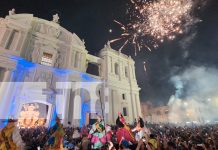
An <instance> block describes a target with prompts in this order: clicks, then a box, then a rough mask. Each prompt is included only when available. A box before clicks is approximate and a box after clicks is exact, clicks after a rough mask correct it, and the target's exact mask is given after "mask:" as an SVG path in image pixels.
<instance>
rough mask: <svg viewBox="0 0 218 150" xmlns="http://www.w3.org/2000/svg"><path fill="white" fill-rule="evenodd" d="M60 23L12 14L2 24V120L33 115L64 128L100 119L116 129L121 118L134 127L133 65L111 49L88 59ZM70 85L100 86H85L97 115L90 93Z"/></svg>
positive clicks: (137, 102)
mask: <svg viewBox="0 0 218 150" xmlns="http://www.w3.org/2000/svg"><path fill="white" fill-rule="evenodd" d="M58 21H59V17H58V15H54V16H53V20H52V21H47V20H44V19H40V18H37V17H34V16H33V15H32V14H15V10H14V9H13V10H11V11H10V12H9V15H8V16H6V17H5V18H0V82H1V84H0V119H7V118H8V117H15V118H20V117H24V119H25V115H26V117H28V115H29V117H30V118H32V120H34V118H35V120H37V119H39V118H40V117H41V118H45V125H47V126H48V125H49V124H51V121H52V118H54V114H56V115H58V116H59V117H60V118H61V121H62V122H63V124H64V125H67V124H72V125H83V124H87V123H89V121H90V119H91V118H92V117H93V114H95V113H98V114H101V115H102V114H103V116H104V119H105V121H106V123H111V124H114V123H115V121H116V117H117V114H118V112H122V113H123V115H124V116H125V118H126V120H127V122H129V123H132V122H133V121H134V119H135V118H137V117H138V116H140V115H141V107H140V100H139V91H140V88H139V87H138V85H137V80H136V76H135V66H134V61H133V59H132V58H131V57H129V56H126V55H124V54H122V53H120V52H118V51H116V50H113V49H112V48H111V47H110V43H107V44H106V45H105V46H104V48H103V49H101V50H100V52H99V57H96V56H93V55H90V54H88V51H87V50H86V47H85V42H84V41H83V40H81V39H80V38H79V37H78V36H77V35H76V34H75V33H71V32H69V31H67V30H66V29H64V28H63V27H61V26H60V24H59V23H58ZM93 72H94V74H93ZM65 83H66V84H65ZM69 83H82V85H85V84H86V83H99V85H98V86H95V87H93V88H92V87H91V84H90V85H89V84H87V85H86V86H88V88H91V91H93V90H95V91H94V93H95V94H96V95H97V96H96V97H97V98H96V101H95V103H94V107H95V108H96V109H90V108H91V107H92V106H93V104H92V98H93V97H91V96H90V93H89V89H87V90H85V89H86V88H87V87H86V88H83V86H81V87H82V88H78V89H76V88H74V90H69ZM57 84H58V87H60V88H59V89H57ZM41 85H43V87H44V88H43V90H41V88H40V86H41ZM93 85H96V84H93ZM90 101H91V102H90ZM43 108H44V110H46V111H45V112H44V113H43V112H42V110H43ZM40 113H41V114H40ZM31 115H32V116H31ZM81 120H82V121H81ZM29 123H31V121H30V122H29Z"/></svg>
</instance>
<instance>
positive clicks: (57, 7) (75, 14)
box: [0, 0, 218, 105]
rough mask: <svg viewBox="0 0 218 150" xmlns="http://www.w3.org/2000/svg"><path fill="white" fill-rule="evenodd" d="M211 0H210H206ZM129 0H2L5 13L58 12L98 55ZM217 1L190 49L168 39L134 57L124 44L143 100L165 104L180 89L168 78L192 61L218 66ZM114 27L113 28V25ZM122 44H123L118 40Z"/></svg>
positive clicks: (0, 10) (123, 17)
mask: <svg viewBox="0 0 218 150" xmlns="http://www.w3.org/2000/svg"><path fill="white" fill-rule="evenodd" d="M205 1H206V0H205ZM127 2H128V0H13V1H12V0H1V1H0V17H5V16H6V15H8V11H9V10H10V9H12V8H15V9H16V13H32V14H34V16H36V17H39V18H43V19H46V20H52V15H54V14H55V13H58V14H59V16H60V25H61V26H63V27H64V28H66V29H67V30H69V31H70V32H74V33H76V34H77V35H78V36H79V37H80V38H81V39H85V42H86V47H87V49H88V51H89V53H90V54H93V55H97V54H98V52H99V50H100V49H102V48H103V46H104V44H105V43H106V42H107V41H108V40H111V39H113V38H115V37H118V36H119V34H120V28H119V26H117V25H116V24H115V23H114V22H113V20H114V19H116V20H119V21H121V22H123V23H124V24H127V23H128V19H127V18H128V17H127V15H126V6H127ZM217 8H218V1H217V0H208V3H207V5H206V6H205V8H204V9H203V10H202V11H199V12H198V14H196V15H197V16H199V17H200V19H202V20H203V22H201V23H199V24H197V25H196V26H194V27H193V30H195V32H196V33H197V35H196V37H195V38H194V39H193V40H192V41H191V42H190V45H189V46H188V47H186V48H185V49H184V48H182V47H181V45H180V41H181V40H182V39H183V38H184V37H185V36H186V35H183V37H178V38H177V39H176V40H174V41H170V42H169V41H167V42H164V43H163V44H162V45H160V47H159V48H158V49H154V50H153V51H152V52H149V51H147V50H144V51H143V50H142V51H141V52H139V53H138V54H137V56H136V57H135V56H134V50H133V47H132V46H131V45H129V46H128V47H125V48H124V49H123V53H125V54H127V55H131V56H132V58H133V59H134V60H135V61H136V76H137V80H138V84H139V86H140V87H141V88H142V90H141V92H140V97H141V101H152V102H153V103H155V104H156V105H163V104H166V103H167V102H168V100H169V97H170V96H171V95H173V94H174V93H175V88H174V86H173V85H172V84H171V83H170V82H169V80H170V78H171V76H173V75H174V74H176V73H178V72H181V71H183V70H184V69H186V68H187V67H189V66H191V65H196V66H206V67H214V68H218V46H217V44H218V9H217ZM110 29H112V30H113V32H112V33H110V32H109V30H110ZM112 47H113V48H114V49H119V47H120V43H116V44H113V45H112ZM143 61H146V62H147V72H145V71H144V69H143Z"/></svg>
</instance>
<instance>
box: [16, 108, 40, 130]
mask: <svg viewBox="0 0 218 150" xmlns="http://www.w3.org/2000/svg"><path fill="white" fill-rule="evenodd" d="M23 108H24V110H23V111H21V112H20V117H19V119H18V122H19V125H20V126H21V127H34V126H35V125H36V124H37V121H38V120H39V114H40V113H39V111H38V105H37V104H26V105H23Z"/></svg>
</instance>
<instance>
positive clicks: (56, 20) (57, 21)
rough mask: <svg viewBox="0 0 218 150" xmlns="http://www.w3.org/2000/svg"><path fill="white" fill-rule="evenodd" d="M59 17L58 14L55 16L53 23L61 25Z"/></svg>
mask: <svg viewBox="0 0 218 150" xmlns="http://www.w3.org/2000/svg"><path fill="white" fill-rule="evenodd" d="M59 19H60V18H59V16H58V14H55V15H53V22H55V23H59Z"/></svg>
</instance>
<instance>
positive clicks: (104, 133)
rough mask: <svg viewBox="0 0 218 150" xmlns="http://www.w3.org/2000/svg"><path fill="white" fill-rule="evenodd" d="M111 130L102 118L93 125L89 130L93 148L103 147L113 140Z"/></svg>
mask: <svg viewBox="0 0 218 150" xmlns="http://www.w3.org/2000/svg"><path fill="white" fill-rule="evenodd" d="M111 134H112V133H111V130H110V127H109V126H106V129H105V127H104V122H103V121H102V120H100V121H97V122H96V123H95V124H94V125H92V129H91V130H90V132H89V138H90V139H91V143H92V145H93V147H92V149H99V148H101V147H102V146H103V145H104V144H106V142H108V141H110V140H111Z"/></svg>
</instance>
